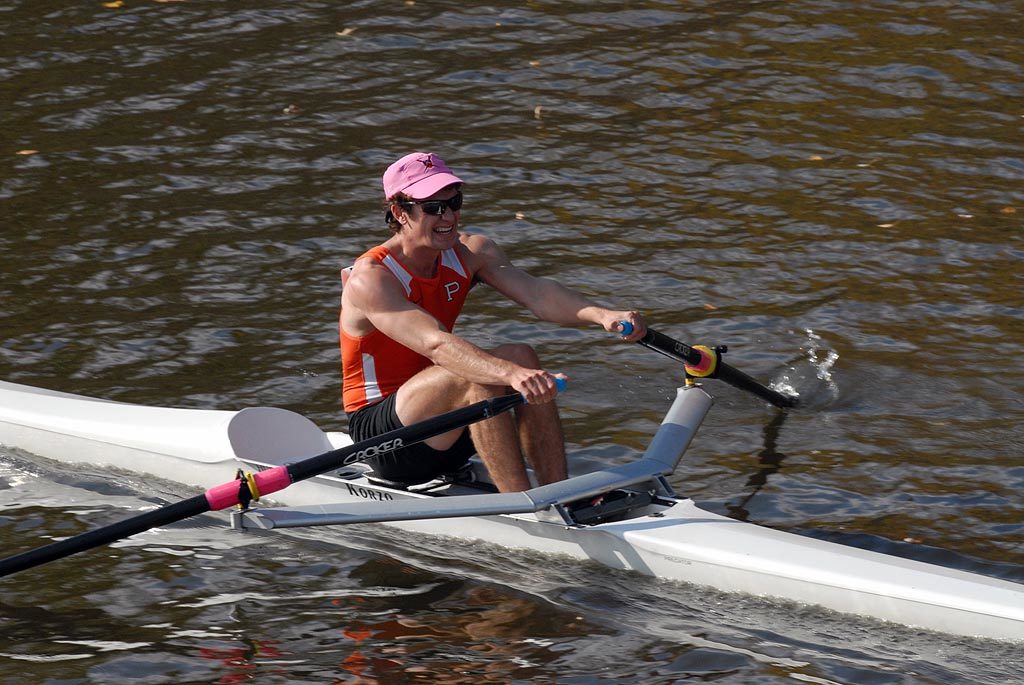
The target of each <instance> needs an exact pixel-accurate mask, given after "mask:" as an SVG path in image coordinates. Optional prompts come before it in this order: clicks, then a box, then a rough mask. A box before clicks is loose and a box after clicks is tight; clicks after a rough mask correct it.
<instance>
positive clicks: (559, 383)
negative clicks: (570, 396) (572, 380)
mask: <svg viewBox="0 0 1024 685" xmlns="http://www.w3.org/2000/svg"><path fill="white" fill-rule="evenodd" d="M568 387H569V381H567V380H565V379H564V378H559V377H558V376H555V388H556V389H557V390H558V392H565V389H566V388H568ZM520 397H522V398H523V404H529V402H527V401H526V397H523V396H522V395H520Z"/></svg>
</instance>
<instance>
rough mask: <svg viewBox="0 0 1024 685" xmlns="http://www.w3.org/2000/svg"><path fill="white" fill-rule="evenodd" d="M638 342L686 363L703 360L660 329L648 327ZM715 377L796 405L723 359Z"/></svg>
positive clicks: (781, 403)
mask: <svg viewBox="0 0 1024 685" xmlns="http://www.w3.org/2000/svg"><path fill="white" fill-rule="evenodd" d="M637 342H638V343H640V344H641V345H643V346H644V347H647V348H649V349H652V350H654V351H656V352H660V353H662V354H664V355H667V356H669V357H672V358H673V359H678V360H679V361H681V362H683V363H684V364H699V363H700V361H701V353H700V352H698V351H697V350H695V349H693V348H692V347H690V346H689V345H687V344H685V343H681V342H679V341H678V340H675V339H673V338H670V337H669V336H667V335H665V334H664V333H659V332H658V331H655V330H652V329H650V328H648V329H647V333H646V334H645V335H644V337H643V338H641V339H640V340H638V341H637ZM714 377H715V378H718V379H719V380H721V381H724V382H726V383H728V384H729V385H731V386H733V387H734V388H738V389H739V390H745V391H747V392H749V393H751V394H753V395H756V396H757V397H760V398H761V399H763V400H765V401H766V402H770V403H772V404H774V405H775V406H776V407H782V408H787V407H795V406H796V403H797V400H796V398H795V397H790V396H788V395H783V394H782V393H781V392H777V391H775V390H772V389H771V388H769V387H767V386H765V385H762V384H761V383H759V382H758V381H756V380H755V379H753V378H751V377H750V376H748V375H747V374H745V373H743V372H742V371H740V370H739V369H736V368H733V367H732V366H729V365H728V364H726V363H725V362H723V361H721V360H719V362H718V368H717V373H716V374H715V375H714Z"/></svg>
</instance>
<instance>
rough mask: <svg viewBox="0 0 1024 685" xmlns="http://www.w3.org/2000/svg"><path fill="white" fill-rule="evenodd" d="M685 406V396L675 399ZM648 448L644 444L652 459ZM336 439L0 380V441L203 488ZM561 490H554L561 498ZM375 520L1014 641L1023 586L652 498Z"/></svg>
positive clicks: (376, 489)
mask: <svg viewBox="0 0 1024 685" xmlns="http://www.w3.org/2000/svg"><path fill="white" fill-rule="evenodd" d="M699 392H701V394H703V393H702V391H699ZM681 396H682V393H681ZM692 397H694V396H691V398H692ZM688 401H689V402H692V401H693V400H692V399H691V400H686V399H679V400H677V403H679V402H684V403H685V402H688ZM703 411H706V408H703V409H702V411H701V412H699V413H700V416H699V418H698V419H696V422H697V423H699V420H700V419H702V418H703ZM680 415H685V412H682V414H680ZM672 416H673V413H672V411H670V413H669V416H668V417H667V418H666V423H665V424H663V426H662V430H668V431H669V433H670V434H671V432H672V431H673V430H675V431H676V433H675V434H676V435H677V434H679V432H680V431H686V432H687V434H692V432H694V431H695V430H696V426H695V425H694V426H676V425H673V424H672V419H671V418H670V417H672ZM666 426H667V428H666ZM661 434H662V433H661V432H659V435H661ZM658 441H659V438H658V437H657V436H656V438H655V440H654V441H653V442H652V449H653V447H654V445H655V444H656V443H657V442H658ZM347 442H348V438H347V436H344V435H343V434H334V433H332V434H325V433H324V432H323V431H321V430H320V429H319V428H317V427H316V426H315V425H314V424H313V423H312V422H310V421H308V419H306V418H304V417H302V416H300V415H298V414H295V413H293V412H288V411H285V410H281V409H272V408H255V409H243V410H241V411H237V412H236V411H219V410H198V409H169V408H158V407H141V406H137V405H131V404H123V403H116V402H108V401H103V400H95V399H92V398H86V397H81V396H75V395H69V394H65V393H54V392H52V391H46V390H39V389H36V388H31V387H28V386H23V385H17V384H13V383H6V382H0V444H4V445H7V446H10V447H16V448H19V449H23V450H26V451H28V452H32V453H35V454H38V455H41V456H44V457H49V458H52V459H56V460H60V461H65V462H86V463H91V464H96V465H102V466H107V467H115V468H121V469H127V470H131V471H135V472H141V473H146V474H151V475H154V476H157V477H160V478H164V479H168V480H172V481H176V482H179V483H183V484H185V485H191V486H197V487H202V488H209V487H212V486H214V485H218V484H220V483H223V482H225V481H227V480H230V479H231V478H233V477H234V473H235V471H236V470H237V469H238V468H240V467H243V466H246V465H252V464H257V465H259V464H275V463H284V462H287V461H291V460H295V459H298V458H302V457H308V456H313V455H315V454H319V453H322V452H325V451H328V450H330V449H332V448H334V447H337V446H340V445H342V444H345V443H347ZM680 449H684V448H680ZM648 452H649V453H650V452H651V450H648ZM672 466H674V463H673V464H671V465H669V466H668V467H667V468H668V469H669V470H670V469H671V467H672ZM613 470H614V469H613ZM613 475H614V474H613ZM581 478H582V477H581ZM573 480H576V479H573ZM572 482H573V481H566V482H565V483H566V485H564V486H560V487H563V489H565V488H569V489H571V487H572ZM581 482H582V481H581ZM548 487H550V486H548ZM538 491H539V489H538ZM531 492H533V491H531ZM456 494H459V493H456ZM274 498H275V500H276V501H277V502H278V503H281V504H286V505H289V510H290V511H292V512H297V513H298V514H303V513H308V514H309V515H310V516H314V517H315V516H322V515H323V514H324V512H326V511H328V510H330V511H333V512H335V514H337V512H342V518H344V512H356V511H371V512H372V511H378V512H387V510H388V509H389V508H390V507H392V506H393V505H400V504H401V503H402V501H403V500H406V501H410V500H423V501H429V502H439V501H441V502H443V501H444V500H445V499H446V498H444V497H438V496H437V495H436V494H423V493H415V492H409V491H404V490H395V489H392V488H388V487H385V486H383V485H381V484H378V483H375V482H371V481H369V480H367V479H366V477H365V475H364V474H360V473H359V472H358V471H348V472H345V473H331V474H326V475H323V476H318V477H316V478H313V479H310V480H308V481H304V482H301V483H296V484H294V485H292V486H290V487H289V488H287V489H286V490H284V491H281V492H279V493H276V494H275V496H274ZM464 499H465V498H464ZM480 501H485V500H480ZM262 511H265V512H266V511H269V512H271V513H272V512H274V511H276V510H275V509H270V510H262ZM541 513H543V512H541ZM374 515H376V514H371V515H370V516H369V517H367V516H365V515H364V518H363V519H361V520H380V521H386V522H387V523H388V524H389V525H393V526H398V527H400V528H402V529H404V530H409V531H415V532H418V533H424V534H430V535H443V536H451V537H457V538H463V539H468V540H483V541H487V542H489V543H492V544H497V545H501V546H505V547H509V548H517V549H525V550H533V551H541V552H545V553H551V554H562V555H568V556H571V557H574V558H577V559H587V560H592V561H596V562H598V563H601V564H603V565H605V566H609V567H611V568H616V569H625V570H632V571H637V572H640V573H643V574H646V575H650V576H656V577H659V578H665V579H669V580H675V581H682V582H687V583H694V584H698V585H705V586H710V587H714V588H717V589H719V590H725V591H737V592H744V593H749V594H752V595H757V596H763V597H773V598H780V599H785V600H790V601H795V602H801V603H806V604H814V605H818V606H822V607H826V608H829V609H833V610H835V611H839V612H844V613H849V614H856V615H860V616H868V617H873V618H877V619H883V620H888V621H894V622H897V623H902V624H905V625H910V626H916V627H921V628H925V629H931V630H937V631H941V632H946V633H952V634H957V635H969V636H978V637H986V638H996V639H1005V640H1024V586H1021V585H1018V584H1015V583H1011V582H1008V581H1004V580H1000V579H994V578H988V577H985V576H980V575H977V574H972V573H967V572H964V571H959V570H955V569H948V568H944V567H939V566H935V565H931V564H926V563H922V562H918V561H913V560H908V559H902V558H898V557H892V556H888V555H884V554H880V553H877V552H872V551H869V550H862V549H858V548H852V547H847V546H844V545H839V544H835V543H829V542H825V541H821V540H815V539H812V538H806V537H803V536H799V535H794V534H791V533H785V532H781V531H776V530H772V529H768V528H763V527H760V526H756V525H753V524H750V523H746V522H741V521H736V520H734V519H729V518H727V517H724V516H720V515H717V514H714V513H712V512H708V511H705V510H703V509H701V508H699V507H698V506H697V505H696V504H694V503H693V502H692V501H691V500H688V499H677V498H667V497H659V498H656V499H655V501H652V502H651V503H650V504H649V505H647V506H644V507H642V508H640V509H638V510H637V511H636V512H634V513H633V514H631V515H630V516H629V517H628V518H625V519H623V520H612V521H608V522H602V523H593V524H586V525H584V524H573V523H570V522H565V521H563V522H557V521H551V520H546V518H547V517H545V516H543V515H539V514H536V513H530V512H524V513H516V514H496V515H474V516H473V518H472V519H471V523H470V522H467V520H466V519H464V518H458V517H446V518H420V519H414V520H401V521H388V520H387V519H386V515H385V514H380V515H378V518H376V519H374V518H373V516H374ZM246 516H250V515H248V514H247V515H246ZM260 516H261V514H260V510H257V511H256V512H255V513H254V514H252V515H251V517H253V518H254V519H255V520H257V523H258V519H259V517H260ZM265 516H269V514H266V515H265ZM335 518H337V515H336V516H335ZM262 527H282V526H281V525H277V526H274V524H273V523H272V522H271V523H265V524H263V525H262Z"/></svg>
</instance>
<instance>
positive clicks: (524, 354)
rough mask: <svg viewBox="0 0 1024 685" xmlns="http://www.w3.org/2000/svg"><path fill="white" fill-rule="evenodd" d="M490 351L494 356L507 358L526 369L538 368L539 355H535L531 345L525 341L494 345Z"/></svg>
mask: <svg viewBox="0 0 1024 685" xmlns="http://www.w3.org/2000/svg"><path fill="white" fill-rule="evenodd" d="M491 353H492V354H493V355H494V356H495V357H501V358H502V359H507V360H508V361H510V362H515V363H516V364H519V366H525V367H526V368H528V369H539V368H540V357H538V356H537V352H536V351H534V349H533V347H531V346H530V345H527V344H526V343H506V344H504V345H500V346H498V347H496V348H495V349H494V350H492V352H491Z"/></svg>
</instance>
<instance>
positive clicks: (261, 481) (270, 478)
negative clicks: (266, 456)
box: [206, 466, 292, 511]
mask: <svg viewBox="0 0 1024 685" xmlns="http://www.w3.org/2000/svg"><path fill="white" fill-rule="evenodd" d="M252 479H253V481H254V482H255V483H256V489H257V490H259V492H258V493H254V494H255V495H256V496H257V497H260V496H263V495H268V494H270V493H272V492H277V491H278V490H283V489H285V488H286V487H288V486H289V485H291V484H292V479H291V477H290V476H289V475H288V467H286V466H275V467H274V468H272V469H267V470H266V471H260V472H259V473H257V474H254V475H253V477H252ZM239 487H241V483H240V482H239V481H238V480H232V481H228V482H227V483H224V484H222V485H217V486H214V487H212V488H210V489H209V490H207V491H206V503H207V504H209V505H210V511H219V510H221V509H227V508H228V507H232V506H234V505H236V504H238V503H239V499H238V489H239Z"/></svg>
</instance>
